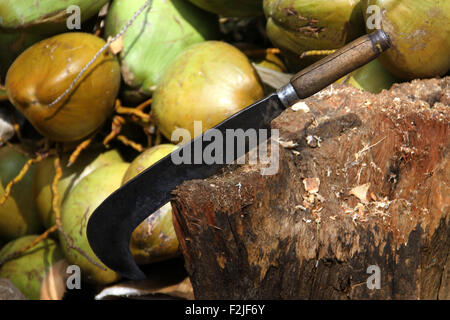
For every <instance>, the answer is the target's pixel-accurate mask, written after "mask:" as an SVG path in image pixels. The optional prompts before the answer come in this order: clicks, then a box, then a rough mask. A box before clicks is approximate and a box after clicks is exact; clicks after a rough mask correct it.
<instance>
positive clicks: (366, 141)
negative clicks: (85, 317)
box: [172, 77, 450, 299]
mask: <svg viewBox="0 0 450 320" xmlns="http://www.w3.org/2000/svg"><path fill="white" fill-rule="evenodd" d="M304 101H305V102H306V104H307V105H308V106H309V108H310V110H311V112H306V113H305V112H303V111H296V112H294V111H293V110H287V111H286V112H284V113H283V114H282V115H281V116H280V117H279V118H277V119H275V120H274V121H273V123H272V127H273V128H278V129H280V137H281V140H284V141H294V142H296V143H297V144H298V146H297V147H295V148H294V149H285V148H280V170H279V173H278V174H277V175H274V176H262V175H261V174H260V170H259V169H260V166H259V165H252V166H250V165H243V166H233V167H229V168H227V169H226V170H225V171H224V172H223V173H222V174H221V175H218V176H215V177H211V178H210V179H207V180H202V181H199V180H194V181H189V182H186V183H184V184H183V185H181V186H180V187H179V188H178V189H177V190H176V191H174V199H173V201H172V205H173V207H174V224H175V229H176V231H177V235H178V239H179V240H180V244H181V248H182V252H183V255H184V257H185V261H186V268H187V270H188V273H189V275H190V278H191V282H192V285H193V287H194V293H195V296H196V298H199V299H450V277H449V268H450V262H449V251H450V229H449V205H450V190H449V179H450V175H449V172H450V162H449V150H450V144H449V142H450V136H449V123H450V122H449V120H450V113H449V103H450V78H449V77H447V78H444V79H441V80H438V79H432V80H425V81H413V82H412V83H406V84H401V85H395V86H394V87H393V88H392V89H391V90H390V91H383V92H382V93H381V94H379V95H372V94H368V93H363V92H361V91H359V90H356V89H354V88H351V87H347V86H341V85H338V86H332V87H329V88H328V89H326V90H324V91H322V92H320V93H319V94H317V95H315V96H313V97H311V98H309V99H306V100H304ZM310 135H311V136H316V137H319V138H320V139H321V142H320V146H316V147H315V146H314V144H313V143H310V144H308V143H307V137H308V136H310ZM308 178H313V179H312V180H305V179H308ZM315 178H317V179H319V180H317V179H315ZM318 181H320V185H319V190H318V192H314V190H313V188H311V187H310V186H309V185H308V182H318ZM367 184H369V185H367ZM305 186H306V189H305ZM358 186H362V187H360V188H359V189H354V188H355V187H358ZM364 186H365V187H367V186H368V187H369V188H368V191H367V197H366V198H365V197H364V194H365V192H364ZM358 190H359V191H358ZM370 265H376V266H378V267H379V268H380V270H381V289H379V290H369V289H368V287H367V279H368V278H369V276H370V274H367V268H368V267H369V266H370Z"/></svg>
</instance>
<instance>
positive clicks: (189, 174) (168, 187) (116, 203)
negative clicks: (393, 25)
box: [87, 30, 391, 280]
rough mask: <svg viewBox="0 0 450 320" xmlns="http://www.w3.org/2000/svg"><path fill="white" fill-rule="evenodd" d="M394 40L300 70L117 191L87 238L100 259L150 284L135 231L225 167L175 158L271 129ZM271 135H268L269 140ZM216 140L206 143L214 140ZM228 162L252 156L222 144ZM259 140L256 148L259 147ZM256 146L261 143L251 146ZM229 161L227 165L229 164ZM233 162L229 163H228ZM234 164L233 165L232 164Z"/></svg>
mask: <svg viewBox="0 0 450 320" xmlns="http://www.w3.org/2000/svg"><path fill="white" fill-rule="evenodd" d="M390 46H391V42H390V39H389V36H388V35H387V34H386V33H385V32H384V31H382V30H378V31H376V32H374V33H372V34H370V35H365V36H362V37H360V38H358V39H356V40H354V41H352V42H351V43H349V44H347V45H346V46H344V47H343V48H341V49H339V50H337V51H336V52H335V53H333V54H331V55H329V56H327V57H326V58H324V59H322V60H320V61H318V62H317V63H315V64H313V65H311V66H309V67H308V68H306V69H304V70H302V71H300V72H299V73H298V74H296V75H295V76H294V77H293V78H292V79H291V82H290V84H288V85H286V86H284V87H282V88H281V89H279V90H278V93H277V94H272V95H270V96H269V97H267V98H265V99H263V100H261V101H259V102H257V103H255V104H253V105H251V106H250V107H247V108H245V109H244V110H242V111H240V112H238V113H237V114H235V115H233V116H232V117H230V118H228V119H226V120H225V121H223V122H222V123H221V124H219V125H218V126H216V127H215V128H213V129H211V130H208V131H206V132H205V133H204V134H203V135H202V136H199V137H198V138H196V139H194V140H193V141H191V142H190V143H188V144H186V145H184V146H183V147H182V148H180V149H178V150H176V151H174V152H172V154H171V155H169V156H167V157H165V158H164V159H162V160H161V161H159V162H158V163H156V164H155V165H153V166H152V167H150V168H148V169H147V170H145V171H144V172H142V173H141V174H140V175H138V176H137V177H135V178H134V179H133V180H131V181H129V182H128V183H127V184H126V185H124V186H123V187H121V188H120V189H119V190H117V191H116V192H114V193H113V194H112V195H111V196H110V197H109V198H107V199H106V200H105V201H104V202H103V203H102V204H101V205H100V206H99V207H98V208H97V209H96V210H95V211H94V213H93V214H92V216H91V217H90V219H89V222H88V225H87V236H88V240H89V244H90V245H91V248H92V249H93V251H94V252H95V254H96V255H97V256H98V258H100V260H101V261H102V262H103V263H104V264H105V265H107V266H108V267H110V268H111V269H113V270H115V271H117V272H118V273H120V274H121V275H123V276H125V277H127V278H130V279H136V280H138V279H144V278H145V275H144V273H143V272H142V271H141V269H139V267H138V266H137V264H136V263H135V261H134V259H133V256H132V255H131V252H130V247H129V241H130V238H131V234H132V232H133V230H134V229H135V228H136V227H137V226H138V225H139V224H140V223H141V222H142V221H143V220H144V219H145V218H147V217H148V216H149V215H150V214H152V213H153V212H154V211H156V210H157V209H158V208H160V207H161V206H162V205H164V204H165V203H167V202H168V201H169V199H170V195H171V192H172V190H174V189H175V188H176V187H177V186H178V185H180V184H181V183H182V182H184V181H186V180H192V179H204V178H207V177H209V176H211V175H213V174H214V173H216V172H217V171H218V170H219V169H220V168H222V167H223V166H224V165H223V164H206V163H204V162H203V161H199V162H198V163H199V164H189V163H183V164H180V165H175V163H174V161H172V156H174V155H175V156H177V155H185V154H189V155H190V159H195V158H197V156H199V154H200V157H201V155H202V154H203V150H205V147H206V146H207V145H209V144H210V143H211V142H210V141H211V139H213V138H212V137H214V135H213V134H211V132H212V130H219V131H220V132H221V133H222V136H226V134H224V133H225V132H226V131H227V129H232V130H235V129H241V130H243V131H246V130H248V129H270V121H271V120H272V119H274V118H275V117H277V116H278V115H279V114H280V113H281V112H282V111H283V110H284V109H285V108H286V107H288V106H291V105H292V104H293V103H295V102H297V101H298V100H299V99H301V98H306V97H308V96H310V95H312V94H314V93H316V92H318V91H320V90H321V89H323V88H325V87H326V86H328V85H329V84H331V83H333V82H335V81H336V80H337V79H339V78H341V77H342V76H344V75H345V74H347V73H349V72H351V71H353V70H355V69H357V68H359V67H361V66H362V65H364V64H366V63H368V62H370V61H372V60H373V59H375V58H376V57H378V56H379V55H380V54H381V53H382V52H383V51H385V50H387V49H389V47H390ZM269 134H270V130H267V135H266V138H268V137H269ZM208 136H209V138H210V139H204V138H206V137H208ZM222 140H223V141H222V143H223V148H222V152H223V153H224V154H222V159H230V156H229V155H227V154H225V153H226V152H230V153H231V152H232V156H231V158H232V159H237V158H239V157H240V156H242V155H244V154H245V153H246V152H248V151H249V149H248V146H247V147H246V148H236V147H233V148H232V149H231V150H228V148H227V147H229V146H227V145H226V144H227V141H226V140H227V139H222ZM258 142H261V141H257V143H256V145H258ZM249 145H250V146H252V147H254V146H255V144H253V143H251V144H249ZM223 162H225V161H223ZM227 162H228V161H227ZM228 163H229V162H228Z"/></svg>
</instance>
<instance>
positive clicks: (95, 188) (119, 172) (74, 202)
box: [59, 163, 129, 285]
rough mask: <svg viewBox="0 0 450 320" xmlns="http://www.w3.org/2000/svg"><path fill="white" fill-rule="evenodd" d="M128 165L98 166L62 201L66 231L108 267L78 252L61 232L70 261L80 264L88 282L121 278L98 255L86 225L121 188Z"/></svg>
mask: <svg viewBox="0 0 450 320" xmlns="http://www.w3.org/2000/svg"><path fill="white" fill-rule="evenodd" d="M128 166H129V164H128V163H116V164H112V165H109V166H103V167H101V168H98V169H97V170H95V171H93V172H92V173H90V174H89V175H87V176H86V177H85V178H84V179H83V180H81V181H80V182H79V183H78V184H77V185H76V186H75V187H74V188H72V189H71V191H70V193H69V194H68V196H67V198H66V199H65V201H64V203H63V206H62V210H61V224H62V227H63V229H64V231H65V232H66V233H67V234H68V235H69V236H70V237H71V238H72V239H73V242H74V245H76V246H77V247H79V248H81V249H82V250H83V251H84V252H86V253H87V254H88V255H89V256H90V257H91V259H92V260H94V261H95V262H96V263H97V264H99V265H101V266H103V267H104V268H105V269H106V270H103V269H101V268H100V267H99V266H97V265H95V264H93V263H92V262H90V261H89V260H88V259H86V257H84V256H83V255H81V254H80V253H79V252H78V251H76V250H74V249H71V248H69V247H68V245H67V242H66V239H65V238H64V236H63V235H62V234H60V237H59V238H60V243H61V246H62V249H63V253H64V256H65V257H66V259H67V260H68V261H69V263H70V264H75V265H77V266H79V267H80V269H81V275H82V278H83V279H84V280H85V281H87V282H90V283H96V284H102V285H103V284H108V283H111V282H114V281H116V280H118V279H119V275H118V274H117V273H116V272H114V271H113V270H111V269H109V268H107V267H106V266H104V265H103V263H102V262H101V261H100V260H99V259H98V258H97V257H96V256H95V254H94V252H93V251H92V249H91V247H90V245H89V242H88V239H87V236H86V226H87V222H88V220H89V217H90V216H91V214H92V213H93V212H94V210H95V209H96V208H97V207H98V206H99V205H100V204H101V203H102V202H103V201H104V200H105V199H106V198H107V197H108V196H109V195H110V194H111V193H113V192H114V191H115V190H116V189H118V188H119V187H120V185H121V182H122V178H123V175H124V173H125V171H126V170H127V169H128Z"/></svg>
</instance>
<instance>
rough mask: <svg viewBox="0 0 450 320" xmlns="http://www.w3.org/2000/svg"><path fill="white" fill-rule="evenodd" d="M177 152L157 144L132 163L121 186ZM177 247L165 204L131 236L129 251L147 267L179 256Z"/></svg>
mask: <svg viewBox="0 0 450 320" xmlns="http://www.w3.org/2000/svg"><path fill="white" fill-rule="evenodd" d="M175 149H177V146H175V145H173V144H160V145H158V146H155V147H152V148H150V149H147V150H145V151H144V152H143V153H141V154H140V155H139V156H138V157H137V158H136V159H135V160H133V162H131V164H130V166H129V167H128V170H127V171H126V173H125V175H124V177H123V182H122V184H125V183H126V182H128V181H129V180H131V179H132V178H134V177H135V176H137V175H138V174H139V173H141V172H142V171H144V170H145V169H147V168H148V167H150V166H151V165H153V164H155V163H156V162H158V161H159V160H161V159H162V158H164V157H165V156H167V155H168V154H170V153H171V152H172V151H174V150H175ZM178 246H179V243H178V239H177V236H176V234H175V230H174V228H173V222H172V206H171V205H170V203H167V204H165V205H164V206H163V207H162V208H160V209H159V210H157V211H156V212H154V213H153V214H152V215H151V216H149V217H148V218H147V219H145V220H144V221H143V222H142V223H141V224H140V225H139V226H138V227H137V228H136V229H135V230H134V231H133V233H132V235H131V240H130V250H131V254H132V255H133V257H134V259H135V261H136V263H138V264H149V263H153V262H158V261H163V260H168V259H170V258H173V257H175V256H177V255H178V254H179V249H178Z"/></svg>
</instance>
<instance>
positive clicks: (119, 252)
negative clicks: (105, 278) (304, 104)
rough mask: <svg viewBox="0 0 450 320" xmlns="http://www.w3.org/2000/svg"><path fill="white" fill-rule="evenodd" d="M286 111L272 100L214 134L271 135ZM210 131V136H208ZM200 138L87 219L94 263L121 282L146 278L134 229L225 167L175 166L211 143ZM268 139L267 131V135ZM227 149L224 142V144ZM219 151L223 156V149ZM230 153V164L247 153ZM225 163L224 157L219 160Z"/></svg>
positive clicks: (219, 127)
mask: <svg viewBox="0 0 450 320" xmlns="http://www.w3.org/2000/svg"><path fill="white" fill-rule="evenodd" d="M283 110H284V106H283V104H282V103H281V102H280V100H279V99H278V96H277V95H276V94H272V95H271V96H269V97H267V98H265V99H263V100H261V101H259V102H257V103H255V104H253V105H251V106H249V107H247V108H245V109H244V110H242V111H240V112H238V113H237V114H235V115H233V116H232V117H231V118H228V119H227V120H225V121H224V122H222V123H220V124H219V125H217V126H216V127H215V128H214V129H217V130H220V132H222V133H223V134H224V135H225V131H226V130H227V129H236V128H240V129H243V130H244V131H245V130H247V129H254V128H257V129H269V128H270V121H271V120H272V119H274V118H275V117H276V116H278V115H279V114H280V113H281V112H282V111H283ZM208 131H210V130H208ZM208 131H206V132H205V133H204V134H203V135H202V136H199V137H197V138H196V139H194V140H192V141H191V142H189V143H187V144H186V145H184V146H183V147H181V148H180V149H177V150H175V151H174V152H173V153H172V154H170V155H168V156H166V157H165V158H163V159H161V160H160V161H159V162H157V163H156V164H154V165H153V166H151V167H150V168H148V169H146V170H145V171H143V172H142V173H141V174H139V175H138V176H136V177H135V178H134V179H132V180H130V181H129V182H128V183H127V184H125V185H124V186H122V187H121V188H120V189H118V190H117V191H115V192H114V193H113V194H111V196H109V197H108V198H107V199H106V200H105V201H104V202H103V203H102V204H101V205H100V206H99V207H98V208H97V209H96V210H95V211H94V213H93V214H92V215H91V217H90V219H89V222H88V225H87V236H88V240H89V244H90V246H91V248H92V250H93V251H94V253H95V254H96V255H97V257H98V258H99V259H100V260H101V261H102V262H103V263H104V264H105V265H107V266H108V267H109V268H111V269H113V270H115V271H117V272H118V273H120V274H121V275H122V276H124V277H126V278H129V279H133V280H139V279H144V278H145V275H144V273H143V272H142V271H141V269H140V268H139V267H138V266H137V264H136V263H135V261H134V259H133V257H132V255H131V252H130V246H129V242H130V239H131V234H132V232H133V231H134V229H135V228H136V227H137V226H138V225H139V224H140V223H141V222H142V221H143V220H144V219H146V218H147V217H148V216H150V215H151V214H152V213H153V212H155V211H156V210H157V209H159V208H160V207H162V206H163V205H164V204H166V203H167V202H168V201H169V200H170V196H171V192H172V191H173V190H174V189H175V188H176V187H177V186H178V185H180V184H181V183H182V182H184V181H186V180H192V179H205V178H207V177H209V176H211V175H213V174H215V173H217V172H218V171H219V170H220V168H222V167H224V164H208V165H207V164H204V163H202V164H188V163H183V164H179V165H175V164H174V163H173V161H172V156H173V155H178V156H181V155H183V154H184V153H186V152H188V153H189V152H190V153H191V159H194V153H196V152H197V155H198V152H199V150H200V152H202V151H201V150H203V149H204V147H205V146H206V145H208V144H210V143H211V142H209V141H204V139H203V137H205V136H208ZM267 132H268V136H270V130H268V131H267ZM224 143H225V141H224ZM199 146H200V147H199ZM222 150H224V151H226V150H227V149H226V148H225V147H224V148H222ZM248 151H249V150H248V147H246V148H245V150H244V152H242V150H239V149H236V148H234V152H233V154H234V157H233V158H234V159H237V158H239V157H240V156H242V155H244V154H245V153H246V152H248ZM222 156H223V158H225V157H226V154H224V155H222Z"/></svg>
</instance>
